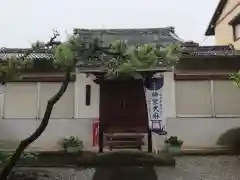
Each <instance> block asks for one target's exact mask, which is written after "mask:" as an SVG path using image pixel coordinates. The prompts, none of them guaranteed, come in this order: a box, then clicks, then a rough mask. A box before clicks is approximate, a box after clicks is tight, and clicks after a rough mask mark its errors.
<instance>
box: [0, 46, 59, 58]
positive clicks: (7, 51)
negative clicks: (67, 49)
mask: <svg viewBox="0 0 240 180" xmlns="http://www.w3.org/2000/svg"><path fill="white" fill-rule="evenodd" d="M26 53H29V55H28V56H27V57H26V58H28V59H53V58H54V55H53V54H52V53H51V52H48V50H46V49H37V50H33V49H30V48H26V49H18V48H2V49H0V60H6V59H8V58H11V57H16V58H21V57H23V56H24V55H25V54H26Z"/></svg>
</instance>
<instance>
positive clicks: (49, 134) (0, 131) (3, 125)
mask: <svg viewBox="0 0 240 180" xmlns="http://www.w3.org/2000/svg"><path fill="white" fill-rule="evenodd" d="M92 122H93V120H92V119H52V120H50V122H49V125H48V126H47V129H46V130H45V132H44V133H43V134H42V136H41V137H40V138H39V139H38V140H37V141H36V142H34V143H33V144H32V146H31V147H30V149H38V150H58V149H61V146H60V141H61V140H62V139H63V138H66V137H69V136H76V137H78V138H79V139H81V140H83V143H84V147H85V148H86V149H88V148H91V147H92ZM39 124H40V120H36V119H28V120H23V119H21V120H19V119H5V120H0V149H4V148H6V149H14V148H15V147H16V146H17V144H18V143H19V142H20V140H22V139H24V138H26V137H27V136H29V135H30V134H31V133H32V132H33V131H34V130H35V129H36V128H37V127H38V126H39Z"/></svg>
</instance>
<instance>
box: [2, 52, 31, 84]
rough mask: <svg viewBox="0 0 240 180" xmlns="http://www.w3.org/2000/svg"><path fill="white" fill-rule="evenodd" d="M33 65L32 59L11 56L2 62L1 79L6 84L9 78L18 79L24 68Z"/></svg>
mask: <svg viewBox="0 0 240 180" xmlns="http://www.w3.org/2000/svg"><path fill="white" fill-rule="evenodd" d="M31 67H32V61H31V60H30V59H27V58H25V59H23V60H22V59H17V58H16V57H14V56H13V57H11V58H9V59H7V60H5V61H3V62H1V64H0V80H1V83H2V84H4V83H6V82H7V81H9V80H17V79H20V78H21V72H22V70H23V69H28V68H31Z"/></svg>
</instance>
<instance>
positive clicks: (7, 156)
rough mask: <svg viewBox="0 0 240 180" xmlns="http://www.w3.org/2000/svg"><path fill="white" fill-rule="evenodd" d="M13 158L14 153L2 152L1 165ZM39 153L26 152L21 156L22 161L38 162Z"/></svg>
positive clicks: (0, 154) (0, 153)
mask: <svg viewBox="0 0 240 180" xmlns="http://www.w3.org/2000/svg"><path fill="white" fill-rule="evenodd" d="M11 157H12V152H0V165H1V164H4V163H5V162H7V161H8V160H9V159H10V158H11ZM37 158H38V153H33V152H25V153H23V154H22V155H21V159H20V161H31V160H37Z"/></svg>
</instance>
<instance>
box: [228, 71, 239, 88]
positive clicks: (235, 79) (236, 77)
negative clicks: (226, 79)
mask: <svg viewBox="0 0 240 180" xmlns="http://www.w3.org/2000/svg"><path fill="white" fill-rule="evenodd" d="M230 79H231V80H233V84H234V85H235V86H237V87H240V71H239V72H237V73H232V74H230Z"/></svg>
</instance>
